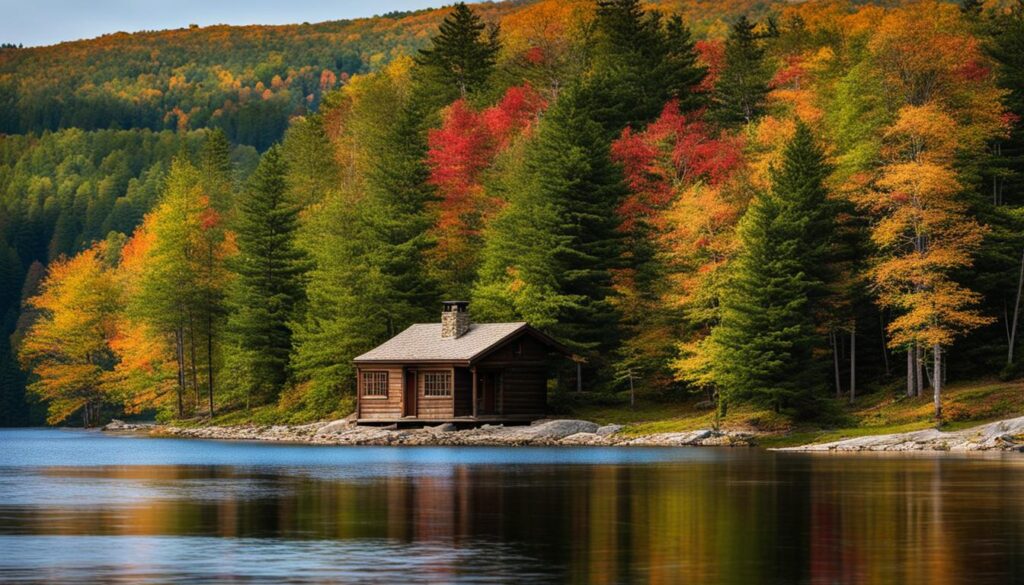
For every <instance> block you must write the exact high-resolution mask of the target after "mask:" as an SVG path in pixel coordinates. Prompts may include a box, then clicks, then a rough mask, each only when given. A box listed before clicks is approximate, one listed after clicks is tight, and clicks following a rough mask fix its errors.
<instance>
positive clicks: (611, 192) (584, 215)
mask: <svg viewBox="0 0 1024 585" xmlns="http://www.w3.org/2000/svg"><path fill="white" fill-rule="evenodd" d="M579 91H580V90H578V89H575V90H567V91H565V92H563V94H562V96H561V97H560V98H559V100H558V102H557V103H556V104H555V105H554V106H553V107H552V109H551V110H550V111H549V112H548V113H547V115H546V116H545V118H544V120H543V122H542V123H541V125H540V127H539V128H538V135H537V137H536V139H535V142H534V143H532V144H530V146H529V152H528V153H527V154H526V156H525V161H524V163H523V166H522V168H520V169H519V170H518V173H519V175H520V177H521V178H520V181H521V185H522V186H521V190H520V191H519V192H517V193H514V194H512V199H511V201H510V202H509V204H508V207H507V208H506V209H505V211H503V212H502V214H500V215H499V216H498V217H497V218H496V219H495V220H494V224H493V226H492V227H491V229H490V232H489V234H488V240H487V243H486V246H485V250H484V260H483V266H482V269H481V279H480V282H479V283H478V285H477V287H476V289H475V291H474V295H473V296H474V303H475V305H474V306H475V307H476V309H475V310H476V311H478V312H479V313H480V314H481V315H482V316H484V317H485V318H494V319H512V318H523V319H526V320H527V321H530V322H531V323H533V324H534V325H536V326H539V327H541V328H543V329H546V330H548V331H549V332H551V333H552V334H554V335H555V336H557V337H558V338H560V339H561V340H563V341H565V342H566V343H567V344H569V345H570V346H571V347H572V348H574V349H575V350H576V351H577V352H579V353H580V354H582V355H587V356H589V357H590V358H591V359H592V360H593V361H594V362H595V363H599V362H600V361H601V359H602V358H601V357H600V356H601V355H602V354H603V352H606V351H607V350H610V349H612V348H614V345H615V343H616V339H617V327H616V323H617V314H616V311H615V309H614V307H613V306H612V303H611V302H610V297H611V296H612V276H611V275H612V270H613V269H614V268H615V267H616V266H617V264H618V259H619V257H620V247H621V245H620V244H621V236H620V234H619V232H618V230H617V228H618V225H619V219H618V215H617V213H616V208H617V206H618V204H619V202H620V200H621V198H622V197H623V195H624V192H625V190H624V187H623V183H622V177H621V172H620V170H619V168H618V167H617V166H616V165H614V164H612V162H611V161H610V159H609V155H608V148H609V145H608V142H607V140H606V139H605V132H604V129H603V128H602V127H601V125H600V124H598V123H597V122H595V121H594V120H593V119H592V112H590V111H588V109H587V107H586V106H587V104H588V102H586V101H584V100H581V99H580V93H579Z"/></svg>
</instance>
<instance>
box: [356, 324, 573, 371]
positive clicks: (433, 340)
mask: <svg viewBox="0 0 1024 585" xmlns="http://www.w3.org/2000/svg"><path fill="white" fill-rule="evenodd" d="M524 331H527V332H530V333H531V334H533V335H535V336H537V337H539V338H541V339H543V340H544V341H545V342H547V343H549V344H550V345H552V346H553V347H556V348H557V349H562V348H561V346H560V345H559V344H557V343H556V342H554V340H551V339H550V338H548V337H547V336H546V335H544V334H543V333H540V332H539V331H537V330H536V329H534V328H532V327H530V326H529V325H528V324H526V323H522V322H520V323H475V324H473V325H471V326H470V328H469V331H467V332H466V333H464V334H462V335H460V336H459V337H455V338H447V339H443V338H442V337H441V324H440V323H421V324H418V325H412V326H410V327H409V328H408V329H406V330H405V331H403V332H401V333H399V334H398V335H396V336H394V337H392V338H391V339H389V340H388V341H385V342H384V343H383V344H381V345H378V346H377V347H375V348H373V349H371V350H370V351H368V352H366V353H364V354H363V355H361V356H359V357H357V358H355V360H354V361H355V362H357V363H360V362H471V361H473V360H474V359H475V358H477V357H480V356H482V355H483V354H486V353H487V352H488V351H489V350H490V349H492V348H494V347H495V346H497V345H499V344H500V343H502V342H504V341H505V340H507V339H510V338H512V337H514V336H515V335H517V334H519V333H522V332H524Z"/></svg>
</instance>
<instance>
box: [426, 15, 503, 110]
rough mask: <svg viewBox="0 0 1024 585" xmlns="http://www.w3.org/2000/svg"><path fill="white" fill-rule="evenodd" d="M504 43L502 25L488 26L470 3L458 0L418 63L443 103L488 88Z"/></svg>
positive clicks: (436, 96) (438, 101) (428, 82)
mask: <svg viewBox="0 0 1024 585" xmlns="http://www.w3.org/2000/svg"><path fill="white" fill-rule="evenodd" d="M499 49H500V44H499V41H498V27H497V26H488V25H487V24H485V23H484V22H483V21H482V20H481V19H480V17H479V16H478V15H477V14H476V13H474V12H473V10H472V9H471V8H469V7H468V6H466V4H465V3H464V2H459V3H457V4H456V5H455V6H454V7H453V8H452V11H451V12H450V13H449V14H448V15H447V16H446V17H445V19H444V21H443V22H441V27H440V29H439V31H438V34H437V35H436V36H434V37H433V38H431V46H430V48H428V49H420V52H419V55H418V56H417V58H416V64H417V65H418V66H419V67H420V68H421V71H422V75H423V79H424V80H425V81H426V82H427V84H428V85H429V86H430V89H431V90H432V91H433V92H436V95H435V96H434V99H436V100H437V103H438V104H439V105H444V104H447V103H450V102H452V101H454V100H455V99H456V98H460V97H462V98H465V97H467V96H470V95H473V94H476V93H478V92H480V91H481V90H484V89H486V87H487V84H488V81H489V80H490V77H491V74H492V73H493V71H494V63H495V60H496V59H497V56H498V50H499Z"/></svg>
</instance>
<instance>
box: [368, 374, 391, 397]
mask: <svg viewBox="0 0 1024 585" xmlns="http://www.w3.org/2000/svg"><path fill="white" fill-rule="evenodd" d="M363 396H383V397H385V398H387V396H388V373H387V372H363Z"/></svg>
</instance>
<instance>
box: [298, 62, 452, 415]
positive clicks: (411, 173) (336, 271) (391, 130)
mask: <svg viewBox="0 0 1024 585" xmlns="http://www.w3.org/2000/svg"><path fill="white" fill-rule="evenodd" d="M411 84H412V82H411V80H410V72H409V64H408V62H407V61H404V60H399V61H397V62H395V63H393V64H392V65H390V66H389V67H388V68H386V69H385V70H384V71H383V72H381V73H380V74H378V75H374V76H372V77H368V78H366V79H365V80H364V82H363V85H362V86H361V87H359V88H358V92H353V94H351V95H349V96H347V99H348V100H349V102H348V103H345V104H339V107H341V106H342V105H343V106H344V107H345V108H346V109H348V112H347V114H346V118H345V130H344V131H345V132H346V133H351V134H346V135H345V137H344V138H343V140H346V141H347V140H350V139H351V138H352V137H354V136H358V137H359V140H358V143H357V144H356V143H353V145H352V151H351V152H350V153H348V154H349V158H348V160H349V161H351V163H352V165H353V166H352V168H351V169H345V170H344V172H340V173H339V177H340V179H341V182H340V184H339V185H338V186H337V188H336V189H334V190H332V191H331V192H329V193H327V196H326V198H325V200H324V201H323V202H322V203H321V204H319V205H318V206H317V210H318V211H320V212H321V213H319V214H316V215H315V216H313V217H310V218H309V222H310V225H309V231H310V233H311V234H315V236H310V237H311V238H314V237H315V240H314V241H311V242H310V244H309V251H310V254H311V255H312V256H313V258H314V259H315V261H316V267H315V269H314V270H313V271H312V272H311V273H310V275H309V279H310V280H309V287H308V297H309V304H308V312H307V316H306V318H305V319H304V320H303V321H302V324H301V327H300V328H299V330H298V331H297V344H296V351H295V355H294V357H293V363H294V365H295V369H296V371H297V373H298V375H299V379H300V380H302V381H310V382H312V383H313V387H312V390H311V391H310V400H309V401H308V402H309V403H310V406H311V407H312V408H313V409H314V410H318V411H322V412H323V413H325V414H326V413H328V412H331V411H332V410H333V409H335V408H337V405H338V404H339V400H340V399H341V396H342V392H343V391H345V390H346V389H351V388H352V381H353V380H354V373H353V372H352V367H351V366H352V358H353V357H355V356H356V355H358V354H359V353H361V352H364V351H367V350H369V349H371V348H372V347H373V346H374V345H375V344H377V343H381V342H383V341H385V340H387V339H388V338H389V337H391V336H393V335H395V334H397V333H399V332H400V331H402V330H403V329H405V328H406V327H408V326H409V325H411V324H412V323H417V322H424V321H426V320H432V319H433V318H434V317H433V315H434V313H435V311H436V304H437V301H438V300H440V299H439V295H438V293H437V285H436V282H435V281H434V279H433V277H432V275H430V274H429V273H428V271H427V268H426V266H427V262H426V261H425V258H424V254H425V252H426V250H427V249H429V247H430V246H431V241H430V239H429V238H428V236H427V232H428V230H429V228H430V227H431V225H432V223H433V222H432V219H433V218H432V217H431V215H430V214H429V213H428V210H427V204H428V203H429V202H430V201H432V200H433V197H434V195H433V192H432V189H431V187H430V185H429V184H428V182H427V176H428V171H427V168H426V166H425V165H424V163H423V157H424V155H425V153H426V150H425V140H424V137H423V128H422V126H421V125H422V119H420V118H418V117H417V116H416V114H415V110H414V108H412V107H411V106H410V101H411V99H412V98H411V97H410V96H409V94H410V91H409V89H410V86H411Z"/></svg>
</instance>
